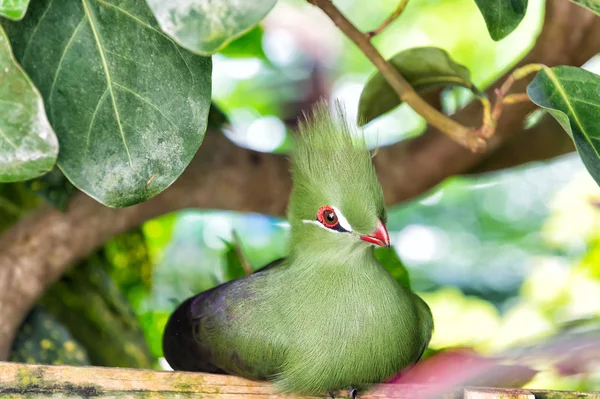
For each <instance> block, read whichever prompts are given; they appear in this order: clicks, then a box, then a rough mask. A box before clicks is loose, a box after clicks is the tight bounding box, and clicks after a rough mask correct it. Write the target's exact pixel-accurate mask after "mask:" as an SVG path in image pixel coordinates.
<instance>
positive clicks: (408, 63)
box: [358, 47, 479, 126]
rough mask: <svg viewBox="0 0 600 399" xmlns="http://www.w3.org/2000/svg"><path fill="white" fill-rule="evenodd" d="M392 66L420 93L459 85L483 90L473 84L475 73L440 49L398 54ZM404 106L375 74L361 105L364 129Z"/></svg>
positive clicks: (360, 116) (359, 114)
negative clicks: (472, 75) (370, 123)
mask: <svg viewBox="0 0 600 399" xmlns="http://www.w3.org/2000/svg"><path fill="white" fill-rule="evenodd" d="M390 63H391V64H392V65H393V66H394V67H395V68H396V69H397V70H398V71H399V72H400V73H401V74H402V76H404V78H406V80H407V81H408V82H409V83H410V84H411V85H412V87H413V88H414V89H415V90H417V91H419V90H426V89H432V88H435V87H441V86H447V85H458V86H463V87H466V88H468V89H471V90H473V91H474V92H475V93H476V94H479V90H477V88H476V87H475V85H473V83H471V81H470V78H471V73H470V72H469V70H468V69H467V68H465V67H464V66H462V65H460V64H458V63H456V62H455V61H454V60H453V59H452V58H450V55H449V54H448V53H447V52H446V51H444V50H442V49H440V48H436V47H414V48H410V49H408V50H404V51H401V52H399V53H398V54H396V55H395V56H393V57H392V58H391V59H390ZM401 103H402V102H401V101H400V98H399V97H398V95H397V94H396V92H395V91H394V90H393V89H392V87H391V86H390V85H389V83H388V82H387V81H386V80H385V78H384V77H383V75H381V73H380V72H375V73H374V74H373V75H372V76H371V77H370V78H369V80H368V81H367V83H366V84H365V87H364V89H363V91H362V93H361V95H360V101H359V104H358V123H359V125H361V126H362V125H364V124H366V123H368V122H370V121H372V120H373V119H375V118H377V117H378V116H380V115H383V114H385V113H386V112H388V111H391V110H392V109H394V108H396V107H397V106H399V105H400V104H401Z"/></svg>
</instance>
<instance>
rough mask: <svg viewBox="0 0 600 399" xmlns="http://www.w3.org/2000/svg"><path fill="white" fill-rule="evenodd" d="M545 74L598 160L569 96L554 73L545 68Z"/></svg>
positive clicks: (599, 157)
mask: <svg viewBox="0 0 600 399" xmlns="http://www.w3.org/2000/svg"><path fill="white" fill-rule="evenodd" d="M545 72H546V75H547V76H548V78H549V79H550V80H551V81H552V83H554V86H556V89H557V92H558V93H559V94H560V96H561V97H562V99H563V100H564V102H565V104H566V106H567V108H568V109H569V111H570V112H571V114H572V115H573V119H574V121H575V123H576V124H577V127H578V128H579V130H581V133H582V134H583V137H585V139H586V141H587V142H588V144H589V145H590V147H592V150H594V153H595V154H596V157H597V158H598V159H600V153H598V150H597V149H596V147H594V145H593V143H592V141H591V139H590V137H589V135H588V134H587V132H586V131H585V129H584V128H583V125H582V124H581V121H580V120H579V118H578V117H577V113H575V109H574V108H573V106H572V105H571V103H570V102H569V96H568V95H567V92H566V91H565V89H564V87H563V86H562V84H561V82H560V80H559V79H558V77H557V76H556V75H555V74H554V71H552V70H551V69H549V68H546V69H545Z"/></svg>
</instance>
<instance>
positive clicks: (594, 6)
mask: <svg viewBox="0 0 600 399" xmlns="http://www.w3.org/2000/svg"><path fill="white" fill-rule="evenodd" d="M571 1H572V2H573V3H575V4H579V5H580V6H582V7H585V8H587V9H588V10H590V11H592V12H594V13H596V14H598V15H600V0H571Z"/></svg>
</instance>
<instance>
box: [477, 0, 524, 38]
mask: <svg viewBox="0 0 600 399" xmlns="http://www.w3.org/2000/svg"><path fill="white" fill-rule="evenodd" d="M475 3H477V7H479V10H480V11H481V14H482V15H483V18H484V19H485V24H486V25H487V28H488V31H489V32H490V36H491V37H492V39H494V40H502V39H504V38H505V37H506V35H508V34H509V33H511V32H512V31H513V30H514V29H515V28H516V27H517V26H518V25H519V23H520V22H521V20H522V19H523V17H524V16H525V11H527V0H511V1H487V0H475Z"/></svg>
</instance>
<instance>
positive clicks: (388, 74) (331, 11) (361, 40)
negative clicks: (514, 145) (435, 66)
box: [307, 0, 486, 152]
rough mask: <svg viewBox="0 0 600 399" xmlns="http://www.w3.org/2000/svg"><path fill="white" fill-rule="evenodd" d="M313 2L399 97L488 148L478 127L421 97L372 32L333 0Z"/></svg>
mask: <svg viewBox="0 0 600 399" xmlns="http://www.w3.org/2000/svg"><path fill="white" fill-rule="evenodd" d="M307 1H308V2H309V3H311V4H313V5H315V6H317V7H319V8H320V9H321V10H323V12H325V14H327V16H328V17H329V18H330V19H331V20H332V21H333V23H334V24H335V25H336V26H337V27H338V28H340V30H341V31H342V32H344V34H345V35H346V36H348V38H349V39H350V40H352V41H353V42H354V44H356V46H358V48H359V49H360V50H361V51H362V52H363V54H365V55H366V56H367V58H369V60H370V61H371V62H372V63H373V65H375V67H376V68H377V69H378V70H379V71H380V72H381V74H382V75H383V77H384V78H385V80H387V82H388V83H389V84H390V86H391V87H392V89H393V90H394V91H395V92H396V94H398V97H399V98H400V99H401V100H402V101H405V102H406V103H408V105H410V106H411V107H412V109H414V110H415V111H416V112H417V113H418V114H420V115H421V116H422V117H423V118H425V120H427V122H429V123H430V124H431V125H432V126H434V127H435V128H437V129H438V130H440V131H441V132H443V133H445V134H446V135H447V136H448V137H450V138H451V139H453V140H454V141H456V142H457V143H459V144H460V145H462V146H464V147H466V148H468V149H470V150H471V151H473V152H478V151H481V150H483V149H485V146H486V141H485V140H484V139H483V138H482V137H480V136H479V135H477V131H476V130H475V129H472V128H469V127H466V126H463V125H461V124H460V123H458V122H457V121H455V120H453V119H451V118H449V117H447V116H446V115H444V114H442V113H441V112H440V111H438V110H437V109H435V108H433V107H432V106H431V105H429V104H428V103H427V102H426V101H425V100H423V98H421V97H420V96H419V95H418V94H417V92H416V91H415V90H414V89H413V88H412V86H411V85H410V84H409V83H408V82H407V81H406V79H404V77H402V75H401V74H400V72H398V70H397V69H396V68H394V67H393V66H392V65H391V64H390V63H389V62H387V61H386V60H385V59H384V58H383V57H382V56H381V54H379V52H378V51H377V49H376V48H375V47H374V46H373V44H371V41H370V38H369V35H368V34H365V33H362V32H360V31H359V30H358V29H357V28H356V27H355V26H354V25H353V24H352V23H351V22H350V21H349V20H348V19H347V18H346V17H345V16H344V15H343V14H342V13H341V12H340V11H339V10H338V9H337V7H336V6H335V5H333V3H332V2H331V0H307Z"/></svg>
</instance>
